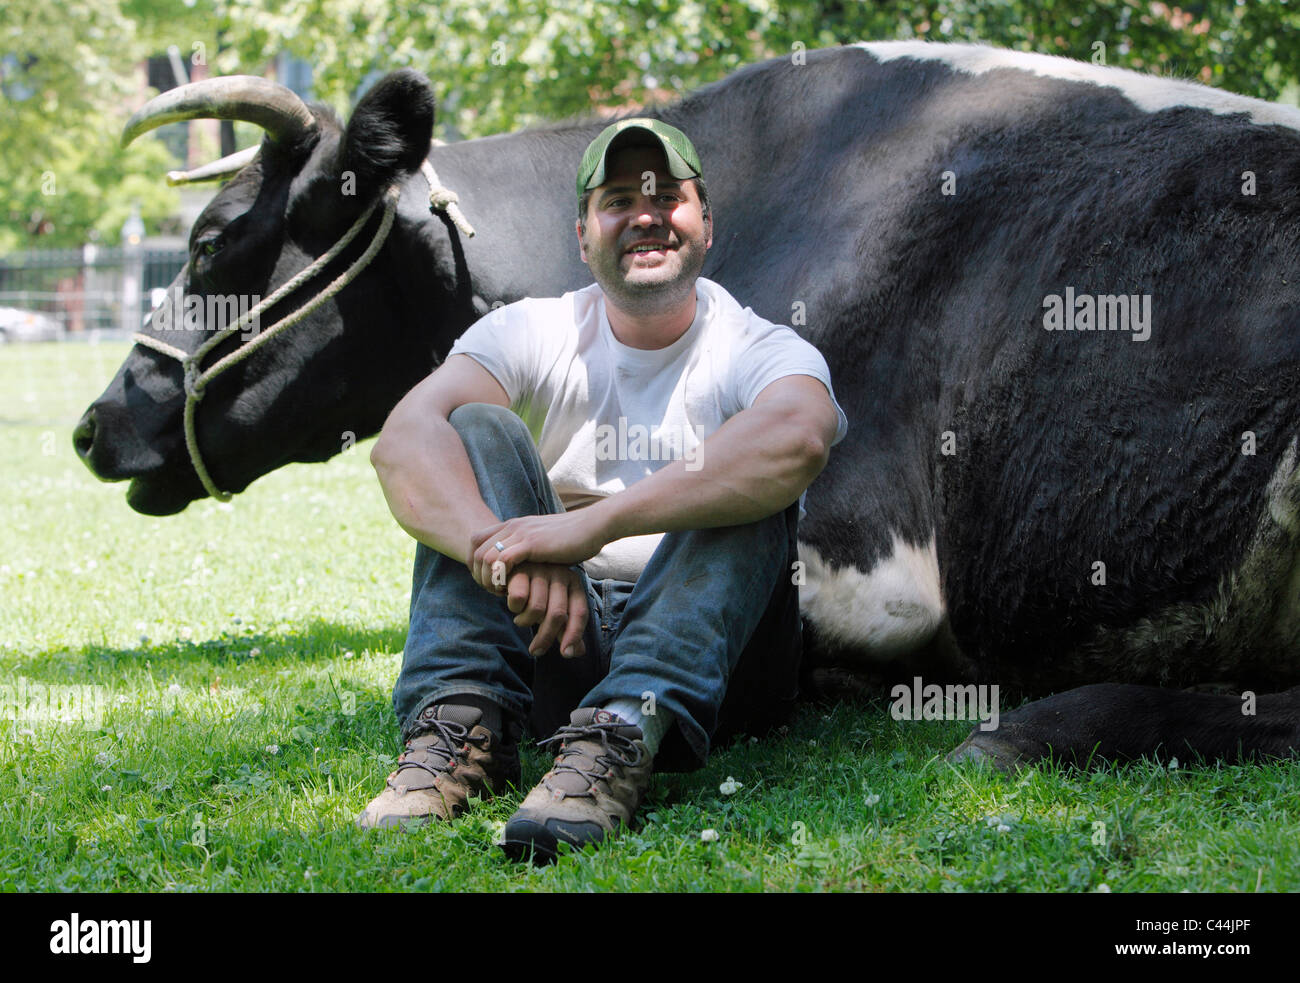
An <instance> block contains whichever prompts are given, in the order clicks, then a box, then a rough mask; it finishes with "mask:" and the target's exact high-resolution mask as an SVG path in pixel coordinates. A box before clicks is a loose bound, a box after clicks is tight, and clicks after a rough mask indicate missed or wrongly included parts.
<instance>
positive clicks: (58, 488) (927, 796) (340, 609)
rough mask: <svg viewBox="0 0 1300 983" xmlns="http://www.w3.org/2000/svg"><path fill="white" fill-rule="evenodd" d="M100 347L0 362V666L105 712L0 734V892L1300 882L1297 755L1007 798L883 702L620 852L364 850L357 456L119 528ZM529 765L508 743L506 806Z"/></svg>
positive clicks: (367, 756) (734, 753) (375, 700)
mask: <svg viewBox="0 0 1300 983" xmlns="http://www.w3.org/2000/svg"><path fill="white" fill-rule="evenodd" d="M125 351H126V347H125V346H124V345H121V344H112V345H108V344H106V345H100V346H89V345H58V346H11V347H0V453H2V454H3V457H2V458H0V460H3V474H2V477H3V490H2V491H0V515H2V516H3V522H2V524H0V527H2V528H3V530H4V540H3V551H2V554H0V591H2V592H3V593H2V595H0V596H3V604H2V605H0V643H2V644H3V648H2V649H0V675H2V677H3V681H4V682H6V683H10V684H13V683H14V682H15V680H16V679H17V678H18V677H22V678H23V679H24V680H26V681H28V683H30V684H44V685H52V686H71V685H77V684H90V685H92V686H94V687H96V688H97V689H96V690H95V691H94V692H96V693H98V694H100V696H101V697H102V699H103V716H102V721H101V722H100V724H101V725H100V726H99V727H98V728H96V729H87V728H84V727H82V726H80V725H75V724H72V723H68V722H53V721H32V720H0V735H2V737H3V745H2V747H3V750H2V751H0V756H2V758H3V760H2V763H0V889H3V890H5V891H50V890H53V891H65V890H72V891H139V890H144V891H211V890H217V891H227V890H230V891H372V890H381V891H390V890H400V891H435V890H454V891H521V890H523V891H528V890H545V891H559V890H563V891H587V890H629V891H657V890H673V891H765V890H766V891H771V890H778V891H792V890H793V891H803V890H815V891H816V890H850V891H896V890H908V891H916V890H925V891H984V890H1002V891H1010V890H1034V891H1091V890H1098V889H1103V885H1105V888H1106V889H1109V890H1112V891H1180V890H1184V889H1187V890H1191V891H1254V890H1257V889H1261V890H1266V891H1278V890H1291V891H1294V890H1297V889H1300V835H1297V833H1298V831H1300V780H1298V779H1300V764H1277V765H1269V766H1264V767H1239V766H1211V767H1194V766H1192V765H1191V764H1190V763H1188V762H1184V763H1183V765H1182V767H1181V768H1179V769H1178V770H1175V771H1170V770H1167V769H1164V768H1161V767H1160V766H1158V765H1155V764H1138V765H1133V766H1129V767H1127V768H1122V769H1111V770H1107V771H1101V772H1096V773H1082V772H1076V771H1070V770H1065V769H1057V768H1054V767H1046V766H1044V767H1037V768H1033V769H1030V770H1028V771H1026V772H1023V773H1021V774H1020V775H1018V776H1015V777H1007V776H1002V775H998V774H993V773H988V772H985V771H982V770H980V769H977V768H973V767H970V766H963V767H960V768H954V767H953V766H951V765H949V764H947V763H946V762H945V761H944V760H943V755H944V754H945V753H946V752H947V751H948V750H950V749H951V748H952V747H953V746H955V745H956V744H957V743H958V742H959V741H960V740H961V739H962V737H964V736H965V733H966V731H967V726H966V725H964V724H961V723H925V722H916V723H911V722H898V721H894V720H892V719H891V718H890V716H889V714H888V712H887V704H886V702H885V701H883V700H881V701H878V702H876V703H873V704H869V705H866V706H838V707H834V708H819V707H812V706H808V707H805V708H804V709H803V710H802V711H801V712H800V714H799V715H798V717H797V718H796V720H795V721H794V722H793V724H792V725H791V727H790V728H789V730H788V732H787V733H784V734H782V735H776V736H772V737H769V738H766V739H764V740H762V741H757V742H752V741H742V742H740V743H738V744H737V745H735V746H733V747H732V748H729V749H726V750H723V751H721V752H720V753H717V754H716V755H715V756H714V758H713V760H712V761H711V762H710V764H709V766H708V767H707V768H706V769H704V770H703V771H700V772H697V773H694V774H691V775H665V776H660V777H659V778H657V779H656V781H655V785H654V787H653V789H652V792H651V796H650V800H649V803H648V805H647V807H646V809H645V820H646V821H645V823H644V825H643V826H642V827H641V828H640V829H639V830H637V831H636V832H634V833H629V834H626V835H624V836H623V837H622V838H621V839H619V840H617V841H615V842H613V843H610V844H607V845H606V846H605V847H604V848H602V849H600V850H598V851H594V850H593V851H588V852H587V853H586V854H584V855H579V856H573V857H568V858H565V859H564V860H562V861H561V862H560V863H559V864H557V865H555V866H554V867H551V868H546V869H541V870H535V869H532V868H530V867H526V866H517V865H514V864H512V863H510V862H509V861H507V860H506V859H505V858H504V856H503V855H502V854H501V852H500V851H499V850H498V849H497V848H496V847H494V846H493V838H494V836H495V835H496V832H497V830H498V829H499V828H500V825H501V824H502V823H503V822H504V821H505V819H506V818H507V817H508V816H509V814H510V812H511V811H512V809H513V807H514V805H515V804H516V802H517V797H516V798H509V799H503V800H500V801H497V802H493V803H487V804H484V805H482V806H480V807H479V808H477V809H475V810H474V811H472V812H471V814H470V815H469V816H467V817H466V818H465V819H463V820H461V821H460V822H457V823H455V824H452V825H441V826H437V827H428V828H425V829H423V830H420V831H417V832H414V833H408V834H397V833H384V834H364V833H362V832H360V831H358V830H357V829H355V828H354V827H353V825H352V820H353V818H354V817H355V816H356V814H357V813H358V812H360V810H361V809H362V808H363V806H364V805H365V803H366V802H367V801H368V800H369V799H370V798H371V797H372V796H373V795H374V794H376V793H377V792H378V791H379V790H380V788H381V787H382V785H383V781H384V777H385V775H386V774H387V773H388V772H389V770H390V769H391V766H392V764H393V761H394V759H395V756H396V754H397V753H398V750H399V748H398V747H397V743H396V730H397V729H396V722H395V720H394V717H393V713H392V709H391V706H390V703H389V694H390V690H391V687H392V684H393V681H394V679H395V677H396V673H397V669H398V665H399V660H400V655H399V653H400V650H401V647H402V643H403V638H404V633H405V621H406V604H407V597H408V590H409V576H410V560H411V555H412V549H411V546H410V543H409V540H407V539H406V537H405V535H404V534H403V533H402V532H401V531H400V530H399V529H398V528H397V527H396V525H395V524H394V523H393V522H392V520H391V518H390V517H389V515H388V512H387V509H386V508H385V506H384V502H383V497H382V495H381V494H380V491H379V488H378V485H377V483H376V482H375V480H374V477H373V474H372V472H371V470H370V467H369V464H368V461H367V457H366V454H367V447H366V446H365V445H362V446H360V447H357V448H354V449H353V450H352V451H351V452H349V453H348V454H345V455H342V456H341V457H338V458H336V459H335V460H333V461H332V462H330V463H329V464H327V465H316V466H296V467H292V468H286V469H283V470H281V471H279V472H277V473H276V474H273V475H270V476H268V477H267V478H265V479H263V480H262V481H260V482H258V483H257V484H255V485H254V486H253V488H251V489H250V490H249V491H248V492H247V493H246V494H244V495H242V496H240V497H239V498H237V499H236V500H235V501H234V502H233V503H232V504H231V505H228V506H223V505H218V504H216V503H213V502H210V501H209V502H203V503H198V504H196V505H193V506H191V507H190V508H189V509H188V510H187V511H186V512H185V513H183V514H182V515H180V516H175V517H172V518H168V519H151V518H146V517H144V516H140V515H137V514H135V513H133V512H131V511H130V510H129V509H128V508H127V506H126V503H125V501H124V498H123V491H124V488H123V486H105V485H101V484H100V483H99V482H97V481H95V480H94V478H93V477H92V476H91V475H90V474H89V472H87V471H86V470H85V468H84V467H82V465H81V464H80V462H79V461H77V460H76V457H75V455H74V454H73V452H72V447H71V431H72V427H73V426H74V424H75V423H76V420H77V418H78V417H79V415H80V413H81V411H82V410H83V409H84V407H85V406H86V405H87V404H88V403H89V402H90V401H91V399H93V398H94V397H95V396H96V395H98V393H99V392H100V391H101V389H102V388H103V386H104V384H105V383H106V382H107V381H108V379H109V378H110V377H111V375H112V373H113V372H114V371H115V370H116V367H117V365H118V363H119V361H120V359H121V358H122V356H123V355H124V353H125ZM543 770H544V762H543V759H542V757H541V756H540V755H539V754H537V753H536V752H532V751H530V752H529V753H528V754H527V755H526V757H525V762H524V778H525V783H526V784H530V783H531V782H533V781H535V780H536V779H537V778H539V777H540V775H541V773H542V771H543ZM728 776H733V777H734V778H735V779H736V780H737V781H739V782H740V783H742V787H741V788H740V789H739V791H737V792H736V793H735V794H733V795H730V796H724V795H723V794H721V792H720V790H719V785H720V784H721V783H722V782H723V780H724V779H726V778H727V777H728ZM1097 824H1104V826H1099V825H1097ZM706 829H712V830H715V831H716V832H717V834H718V838H717V840H716V841H713V842H705V841H703V840H702V839H701V836H700V834H701V832H702V831H703V830H706ZM1099 832H1104V834H1105V835H1104V842H1101V837H1100V836H1099V835H1098V833H1099Z"/></svg>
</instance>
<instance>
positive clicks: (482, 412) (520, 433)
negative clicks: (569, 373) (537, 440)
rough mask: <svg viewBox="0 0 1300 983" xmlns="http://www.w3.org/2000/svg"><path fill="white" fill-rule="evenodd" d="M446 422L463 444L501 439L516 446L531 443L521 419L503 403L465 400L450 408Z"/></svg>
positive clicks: (470, 444) (492, 441)
mask: <svg viewBox="0 0 1300 983" xmlns="http://www.w3.org/2000/svg"><path fill="white" fill-rule="evenodd" d="M447 422H448V423H450V424H451V425H452V428H453V429H454V430H455V431H456V433H458V434H459V435H460V439H461V440H462V441H463V442H464V444H465V446H466V447H470V446H472V445H473V444H476V443H479V442H486V443H487V445H488V446H491V445H492V444H494V443H499V442H500V441H503V440H505V441H510V442H512V443H517V444H519V445H520V446H525V445H526V446H528V447H532V444H533V438H532V435H531V434H530V433H529V432H528V427H527V426H526V425H525V424H524V421H523V420H521V419H519V417H518V416H516V415H515V414H514V413H512V412H510V410H508V409H506V407H504V406H496V405H495V404H493V403H466V404H465V405H463V406H459V407H457V408H456V409H454V410H452V411H451V415H450V416H448V417H447Z"/></svg>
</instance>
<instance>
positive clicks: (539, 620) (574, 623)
mask: <svg viewBox="0 0 1300 983" xmlns="http://www.w3.org/2000/svg"><path fill="white" fill-rule="evenodd" d="M506 606H507V607H508V608H510V610H511V612H512V613H514V614H515V615H516V617H515V624H517V625H519V626H520V627H525V628H526V627H530V626H532V625H540V627H538V629H537V634H536V635H535V636H534V637H533V641H532V644H531V645H529V646H528V654H529V655H531V656H533V658H537V657H538V656H540V655H544V654H546V652H548V651H549V650H550V648H551V646H552V645H554V644H555V640H556V639H557V638H558V639H559V640H560V654H561V655H562V656H564V657H565V658H566V659H569V658H574V657H576V656H580V655H582V654H584V653H585V652H586V651H587V647H586V645H585V644H584V643H583V640H582V633H583V631H584V630H585V629H586V627H587V591H586V589H585V588H584V586H583V583H582V577H581V576H580V575H579V574H578V572H577V571H576V570H571V569H570V568H569V567H565V566H559V565H557V564H553V563H523V564H520V565H519V566H518V567H517V568H516V569H515V571H514V573H512V574H511V575H510V579H509V583H508V585H507V587H506ZM561 633H563V634H561Z"/></svg>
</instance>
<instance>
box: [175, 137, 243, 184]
mask: <svg viewBox="0 0 1300 983" xmlns="http://www.w3.org/2000/svg"><path fill="white" fill-rule="evenodd" d="M261 149H262V148H261V147H246V148H245V149H243V150H236V151H235V152H234V153H233V154H228V155H226V156H225V157H222V158H221V159H220V160H214V161H213V162H212V163H211V164H204V165H203V166H202V167H196V168H194V169H193V170H189V171H168V172H167V183H168V184H170V185H172V186H173V187H175V186H176V185H178V184H193V183H195V182H196V181H212V180H214V179H216V178H223V177H229V176H230V175H232V174H236V173H238V172H239V171H242V170H243V169H244V168H245V167H246V166H247V165H248V164H250V163H252V160H253V158H254V157H256V156H257V152H258V151H259V150H261Z"/></svg>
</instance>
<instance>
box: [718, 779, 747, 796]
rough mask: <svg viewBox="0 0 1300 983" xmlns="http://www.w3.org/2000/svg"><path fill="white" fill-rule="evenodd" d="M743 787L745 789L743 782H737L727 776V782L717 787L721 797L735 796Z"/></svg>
mask: <svg viewBox="0 0 1300 983" xmlns="http://www.w3.org/2000/svg"><path fill="white" fill-rule="evenodd" d="M744 787H745V783H744V782H738V781H736V780H735V779H734V778H732V777H731V776H730V775H728V776H727V780H726V781H725V782H723V783H722V784H721V785H719V786H718V791H719V792H721V793H722V794H723V795H735V794H736V793H737V792H739V791H740V790H741V789H742V788H744Z"/></svg>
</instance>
